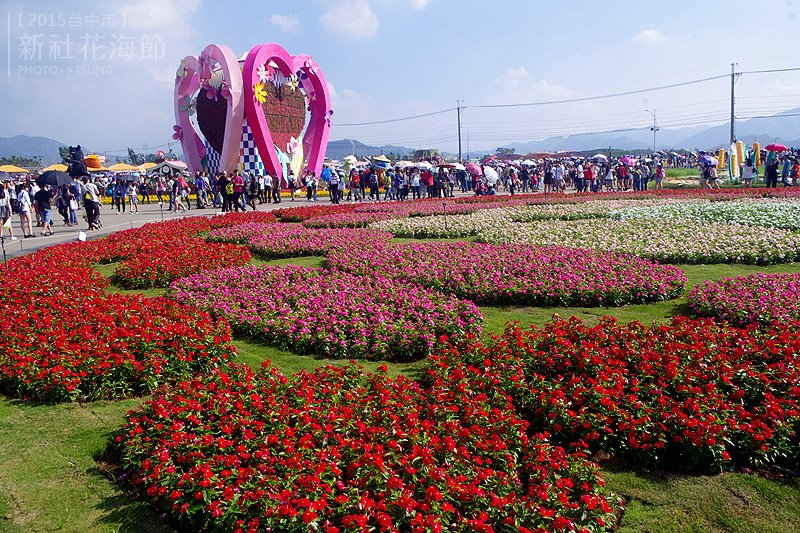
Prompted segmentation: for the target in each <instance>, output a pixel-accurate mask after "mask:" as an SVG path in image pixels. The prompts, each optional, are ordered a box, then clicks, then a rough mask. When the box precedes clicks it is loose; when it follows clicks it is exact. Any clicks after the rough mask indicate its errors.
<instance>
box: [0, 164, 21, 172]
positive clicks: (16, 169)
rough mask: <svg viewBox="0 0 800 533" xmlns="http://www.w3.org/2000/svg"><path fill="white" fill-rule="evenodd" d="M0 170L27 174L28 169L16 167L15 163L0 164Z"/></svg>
mask: <svg viewBox="0 0 800 533" xmlns="http://www.w3.org/2000/svg"><path fill="white" fill-rule="evenodd" d="M0 172H8V173H9V174H27V173H28V169H26V168H22V167H18V166H17V165H0Z"/></svg>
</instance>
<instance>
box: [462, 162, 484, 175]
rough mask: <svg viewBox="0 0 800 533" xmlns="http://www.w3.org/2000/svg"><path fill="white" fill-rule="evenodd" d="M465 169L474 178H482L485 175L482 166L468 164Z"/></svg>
mask: <svg viewBox="0 0 800 533" xmlns="http://www.w3.org/2000/svg"><path fill="white" fill-rule="evenodd" d="M465 168H466V169H467V172H469V173H470V174H471V175H473V176H480V175H481V174H483V172H481V166H480V165H478V164H477V163H467V165H466V167H465Z"/></svg>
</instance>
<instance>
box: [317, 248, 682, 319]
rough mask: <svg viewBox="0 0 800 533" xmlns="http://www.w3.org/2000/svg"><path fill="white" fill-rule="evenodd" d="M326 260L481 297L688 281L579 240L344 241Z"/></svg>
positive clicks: (593, 297)
mask: <svg viewBox="0 0 800 533" xmlns="http://www.w3.org/2000/svg"><path fill="white" fill-rule="evenodd" d="M327 264H328V265H329V266H330V267H332V268H334V269H337V270H345V271H348V272H353V273H355V274H359V275H369V273H371V272H375V271H377V272H381V273H383V274H385V275H387V276H389V277H392V278H394V279H398V280H402V281H404V282H407V283H418V284H420V285H422V286H425V287H429V288H431V289H435V290H439V291H443V292H447V293H451V294H454V295H456V296H458V297H459V298H466V299H468V300H472V301H474V302H477V303H483V304H486V303H490V304H498V303H508V304H516V305H540V306H559V305H560V306H567V305H584V306H598V305H611V306H614V305H625V304H630V303H645V302H650V301H657V300H669V299H672V298H676V297H677V296H678V295H679V294H680V293H681V292H682V291H683V286H684V285H685V284H686V277H685V276H684V275H683V273H682V272H681V271H680V270H679V269H677V268H675V267H671V266H663V265H659V264H656V263H652V262H650V261H647V260H645V259H639V258H636V257H631V256H623V255H619V254H611V253H604V252H596V251H592V250H581V249H575V248H538V247H533V246H511V245H493V244H480V243H464V242H461V243H459V242H454V243H447V242H434V243H430V242H428V243H420V244H402V245H400V244H389V245H386V246H374V247H360V248H356V247H348V248H340V249H338V250H335V251H333V252H332V253H331V254H330V255H329V256H328V263H327Z"/></svg>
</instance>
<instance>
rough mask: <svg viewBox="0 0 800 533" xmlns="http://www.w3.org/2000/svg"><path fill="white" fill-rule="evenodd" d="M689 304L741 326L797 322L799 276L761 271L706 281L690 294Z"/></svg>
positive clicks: (703, 313)
mask: <svg viewBox="0 0 800 533" xmlns="http://www.w3.org/2000/svg"><path fill="white" fill-rule="evenodd" d="M689 308H690V309H691V310H692V312H693V313H695V314H697V315H698V316H705V317H712V318H718V319H721V320H726V321H728V322H731V323H732V324H736V325H740V326H746V325H748V324H763V325H770V324H773V323H776V322H777V323H784V322H794V321H796V320H800V276H798V275H797V274H762V273H758V274H751V275H749V276H739V277H736V278H726V279H722V280H720V281H714V282H706V283H703V284H702V285H698V286H697V287H695V288H694V289H693V290H692V292H691V293H690V294H689Z"/></svg>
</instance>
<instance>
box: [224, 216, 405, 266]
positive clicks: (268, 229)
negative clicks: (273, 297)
mask: <svg viewBox="0 0 800 533" xmlns="http://www.w3.org/2000/svg"><path fill="white" fill-rule="evenodd" d="M208 238H209V240H211V241H216V242H234V243H238V244H244V245H247V246H248V247H250V250H251V251H253V252H255V253H257V254H260V255H263V256H266V257H270V258H281V257H300V256H306V255H325V254H327V253H328V252H329V251H330V250H332V249H334V248H340V247H351V248H371V247H373V246H376V245H377V244H380V243H385V242H388V241H389V240H391V238H392V234H391V233H388V232H385V231H378V230H372V229H365V228H326V229H311V228H306V227H303V225H302V224H289V223H287V224H259V223H248V224H239V225H237V226H230V227H225V228H218V229H214V230H211V232H210V233H209V237H208Z"/></svg>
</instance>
